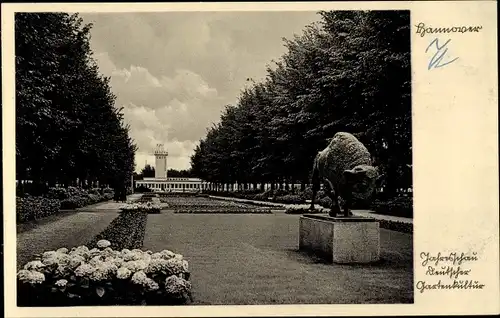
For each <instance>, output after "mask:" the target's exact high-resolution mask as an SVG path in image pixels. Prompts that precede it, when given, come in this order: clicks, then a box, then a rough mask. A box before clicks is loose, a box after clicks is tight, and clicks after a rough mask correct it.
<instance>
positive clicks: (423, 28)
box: [416, 22, 483, 37]
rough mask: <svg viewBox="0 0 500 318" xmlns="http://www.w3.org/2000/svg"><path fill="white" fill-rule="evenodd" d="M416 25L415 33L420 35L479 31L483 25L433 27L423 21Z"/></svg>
mask: <svg viewBox="0 0 500 318" xmlns="http://www.w3.org/2000/svg"><path fill="white" fill-rule="evenodd" d="M416 27H417V34H420V36H421V37H423V36H424V35H426V34H427V33H429V34H432V33H466V32H479V30H481V29H482V28H483V27H482V26H469V27H466V26H462V27H451V28H433V27H426V26H425V24H424V23H423V22H420V23H419V24H418V25H416Z"/></svg>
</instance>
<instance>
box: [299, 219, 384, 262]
mask: <svg viewBox="0 0 500 318" xmlns="http://www.w3.org/2000/svg"><path fill="white" fill-rule="evenodd" d="M299 222H300V225H299V249H301V250H304V251H307V252H310V253H314V254H316V255H317V256H320V257H322V258H325V259H327V260H328V261H332V262H334V263H341V264H349V263H371V262H376V261H378V260H379V259H380V226H379V222H378V221H377V220H375V219H370V218H365V217H357V216H351V217H336V218H334V217H330V216H323V215H310V214H305V215H302V216H301V217H300V220H299Z"/></svg>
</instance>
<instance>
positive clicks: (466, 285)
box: [416, 280, 484, 293]
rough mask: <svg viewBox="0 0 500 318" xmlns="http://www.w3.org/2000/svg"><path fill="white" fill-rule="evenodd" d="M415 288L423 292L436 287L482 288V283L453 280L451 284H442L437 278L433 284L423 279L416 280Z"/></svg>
mask: <svg viewBox="0 0 500 318" xmlns="http://www.w3.org/2000/svg"><path fill="white" fill-rule="evenodd" d="M416 287H417V289H418V290H419V291H420V292H421V293H423V292H424V291H425V290H436V289H483V288H484V284H481V283H479V282H478V281H477V280H475V281H472V280H454V281H453V284H443V283H441V280H439V281H438V282H437V283H435V284H429V283H426V282H425V281H422V280H421V281H418V282H417V286H416Z"/></svg>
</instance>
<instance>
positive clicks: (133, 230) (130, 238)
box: [87, 212, 148, 250]
mask: <svg viewBox="0 0 500 318" xmlns="http://www.w3.org/2000/svg"><path fill="white" fill-rule="evenodd" d="M147 217H148V215H147V214H146V213H135V212H132V213H128V212H124V213H121V214H120V215H119V216H118V217H117V218H116V219H114V220H113V221H112V222H111V223H110V224H109V225H108V227H107V228H106V229H105V230H104V231H102V232H101V233H100V234H98V235H97V236H96V237H95V238H94V239H93V240H92V241H91V242H89V244H87V245H88V246H95V245H96V244H97V242H98V241H99V240H102V239H107V240H110V241H111V242H113V243H112V246H111V248H113V249H116V250H121V249H124V248H128V249H134V248H141V247H142V243H143V241H144V234H145V231H146V222H147Z"/></svg>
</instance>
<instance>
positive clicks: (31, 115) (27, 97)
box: [15, 13, 137, 188]
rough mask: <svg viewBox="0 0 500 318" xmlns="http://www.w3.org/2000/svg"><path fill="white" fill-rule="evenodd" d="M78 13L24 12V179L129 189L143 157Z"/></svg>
mask: <svg viewBox="0 0 500 318" xmlns="http://www.w3.org/2000/svg"><path fill="white" fill-rule="evenodd" d="M91 27H92V25H91V24H86V25H84V24H83V20H82V19H81V18H80V17H79V16H78V14H73V15H69V14H66V13H17V14H16V16H15V37H16V112H17V116H16V160H17V162H16V174H17V178H18V179H21V180H23V179H31V180H33V182H34V183H35V184H40V185H42V186H45V185H53V184H56V183H60V184H61V183H62V184H65V185H70V184H72V185H82V186H85V185H86V186H91V185H92V184H95V182H96V181H99V183H100V184H108V185H115V186H117V187H118V186H120V187H122V188H123V187H125V185H126V184H130V183H129V182H130V180H131V178H132V173H133V170H134V156H135V151H136V150H137V147H136V145H135V144H134V142H133V140H132V139H131V138H130V137H129V130H130V129H129V127H128V126H126V125H124V124H123V114H122V109H118V108H116V107H115V99H116V97H115V96H114V94H113V93H112V91H111V88H110V85H109V78H105V77H103V76H102V75H101V74H100V73H99V69H98V67H97V63H96V62H95V60H94V59H93V57H92V51H91V49H90V30H91Z"/></svg>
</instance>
